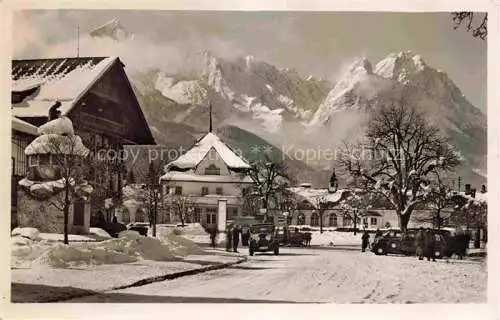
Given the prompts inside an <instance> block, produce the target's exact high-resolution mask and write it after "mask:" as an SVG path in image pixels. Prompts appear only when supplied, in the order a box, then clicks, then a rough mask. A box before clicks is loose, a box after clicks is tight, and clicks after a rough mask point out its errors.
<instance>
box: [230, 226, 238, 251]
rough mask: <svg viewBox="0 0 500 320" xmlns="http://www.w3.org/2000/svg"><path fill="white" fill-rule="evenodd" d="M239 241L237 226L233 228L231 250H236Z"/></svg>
mask: <svg viewBox="0 0 500 320" xmlns="http://www.w3.org/2000/svg"><path fill="white" fill-rule="evenodd" d="M239 243H240V229H239V228H238V226H235V227H234V228H233V242H232V244H233V251H234V252H238V244H239Z"/></svg>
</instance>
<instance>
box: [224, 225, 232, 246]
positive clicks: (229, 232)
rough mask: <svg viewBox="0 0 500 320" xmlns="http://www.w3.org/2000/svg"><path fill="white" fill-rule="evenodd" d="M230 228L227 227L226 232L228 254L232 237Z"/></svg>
mask: <svg viewBox="0 0 500 320" xmlns="http://www.w3.org/2000/svg"><path fill="white" fill-rule="evenodd" d="M232 231H233V230H232V226H228V227H227V230H226V251H227V252H230V251H231V245H232V243H231V242H232V241H231V240H232V237H233V232H232Z"/></svg>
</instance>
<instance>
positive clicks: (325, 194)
mask: <svg viewBox="0 0 500 320" xmlns="http://www.w3.org/2000/svg"><path fill="white" fill-rule="evenodd" d="M289 190H290V191H291V192H293V193H294V194H296V195H298V196H299V197H300V198H302V199H303V200H306V201H307V202H309V203H310V204H311V205H313V206H316V204H317V203H318V201H321V202H330V203H337V202H339V201H340V200H341V199H342V195H343V194H344V193H345V192H347V191H348V190H344V189H340V190H337V191H336V192H329V191H328V189H315V188H304V187H293V188H289Z"/></svg>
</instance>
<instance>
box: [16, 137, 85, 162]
mask: <svg viewBox="0 0 500 320" xmlns="http://www.w3.org/2000/svg"><path fill="white" fill-rule="evenodd" d="M24 153H25V154H26V155H27V156H29V155H35V154H71V155H76V156H83V157H85V156H87V155H88V153H89V149H87V147H85V145H84V144H83V142H82V138H80V137H79V136H62V135H59V134H53V133H51V134H44V135H41V136H39V137H37V138H36V139H35V140H33V141H32V142H31V143H30V144H29V145H28V146H27V147H26V149H24Z"/></svg>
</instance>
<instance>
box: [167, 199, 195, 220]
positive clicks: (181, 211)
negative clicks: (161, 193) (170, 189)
mask: <svg viewBox="0 0 500 320" xmlns="http://www.w3.org/2000/svg"><path fill="white" fill-rule="evenodd" d="M167 203H168V205H169V207H170V209H171V210H173V212H174V214H175V216H176V217H178V218H179V219H180V220H181V225H182V226H183V227H184V225H185V223H186V220H188V219H189V216H190V215H191V213H192V211H193V209H194V205H195V202H194V201H193V200H192V199H191V198H190V197H189V196H185V195H169V199H168V201H167Z"/></svg>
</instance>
